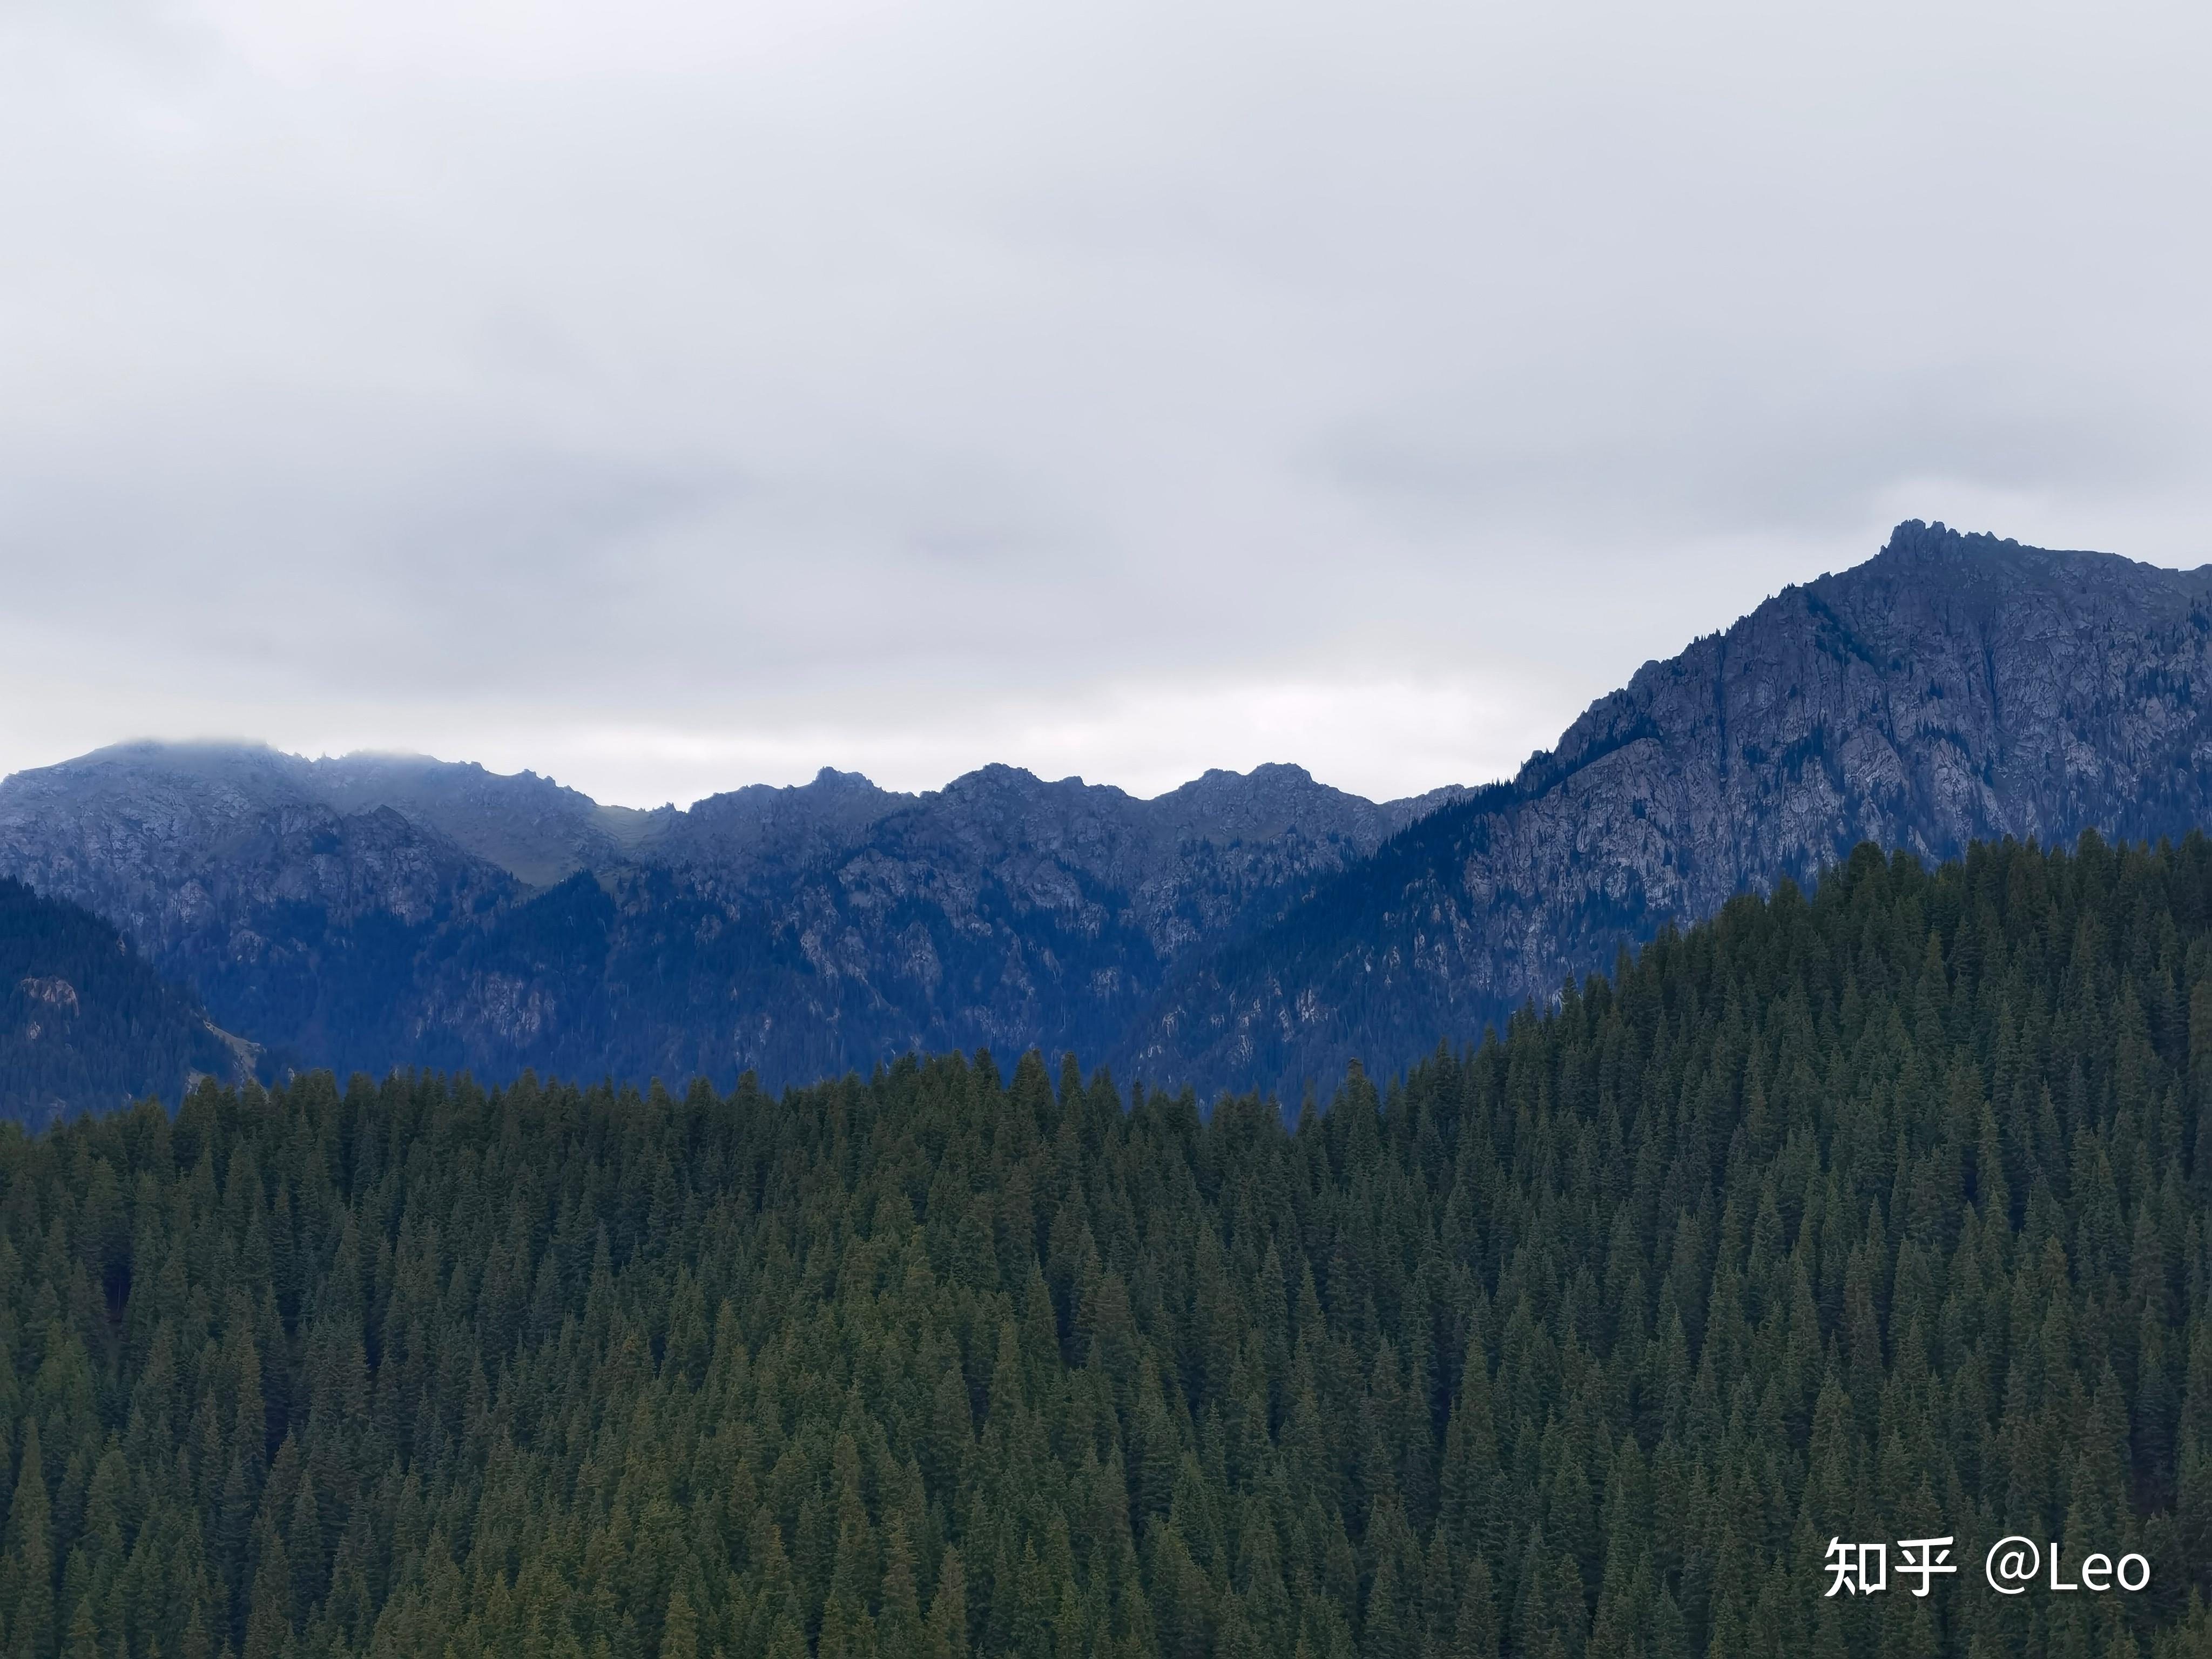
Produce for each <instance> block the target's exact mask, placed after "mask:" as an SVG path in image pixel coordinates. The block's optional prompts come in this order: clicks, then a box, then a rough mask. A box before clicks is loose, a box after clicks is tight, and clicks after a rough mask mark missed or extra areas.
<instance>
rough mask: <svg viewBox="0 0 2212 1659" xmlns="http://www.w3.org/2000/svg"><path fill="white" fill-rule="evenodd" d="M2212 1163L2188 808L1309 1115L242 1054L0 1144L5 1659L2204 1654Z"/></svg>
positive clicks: (2199, 910) (1813, 925) (1577, 1001)
mask: <svg viewBox="0 0 2212 1659" xmlns="http://www.w3.org/2000/svg"><path fill="white" fill-rule="evenodd" d="M2208 1195H2212V843H2208V842H2205V841H2204V840H2203V839H2202V838H2200V837H2195V836H2192V837H2191V838H2190V839H2189V840H2188V841H2186V842H2183V843H2181V844H2179V846H2164V845H2161V846H2160V847H2158V848H2144V847H2134V848H2112V847H2107V846H2106V845H2104V844H2103V843H2101V842H2098V841H2096V840H2095V839H2094V838H2087V839H2085V840H2084V841H2083V842H2081V844H2080V846H2079V847H2078V848H2075V849H2074V850H2072V851H2051V850H2047V849H2043V848H2037V847H2034V846H2032V845H2030V846H2021V845H2017V844H2012V843H2006V844H2003V845H2001V846H1988V847H1977V848H1973V849H1972V850H1971V851H1970V852H1969V854H1967V855H1966V858H1964V859H1963V860H1960V861H1957V862H1954V863H1951V864H1947V865H1944V866H1941V867H1939V868H1936V869H1932V870H1931V869H1926V868H1923V866H1921V865H1919V864H1918V863H1917V862H1916V861H1915V860H1912V859H1911V858H1909V857H1905V856H1902V855H1899V856H1896V857H1885V856H1883V855H1882V854H1880V853H1879V852H1878V851H1876V850H1875V849H1873V848H1862V849H1860V851H1859V852H1858V853H1857V854H1854V855H1853V856H1852V857H1851V858H1850V860H1848V861H1847V862H1846V863H1845V864H1844V865H1843V866H1840V867H1838V869H1837V870H1836V871H1834V872H1832V873H1831V874H1830V875H1829V876H1828V877H1827V878H1825V879H1824V880H1822V881H1821V882H1820V884H1818V886H1817V888H1816V889H1815V890H1813V891H1812V892H1811V893H1809V894H1807V893H1802V892H1800V891H1799V890H1797V889H1796V888H1795V887H1792V886H1790V885H1788V884H1784V885H1783V886H1782V887H1780V888H1779V889H1778V890H1777V891H1776V892H1775V893H1774V894H1773V895H1772V896H1771V897H1767V898H1756V897H1747V898H1744V899H1741V900H1738V901H1736V902H1734V903H1732V904H1730V905H1729V907H1728V908H1726V909H1725V910H1724V911H1723V913H1722V914H1721V915H1718V916H1717V917H1716V918H1714V919H1713V920H1712V921H1711V922H1709V923H1706V924H1704V925H1701V926H1699V927H1694V928H1692V929H1689V930H1687V931H1686V932H1683V933H1673V932H1669V933H1663V934H1662V936H1661V937H1659V938H1658V939H1656V940H1655V941H1654V942H1653V943H1652V944H1650V945H1649V946H1648V947H1647V948H1645V949H1644V951H1641V952H1640V953H1638V955H1636V956H1635V957H1633V958H1630V957H1626V956H1624V957H1623V959H1622V961H1621V962H1620V964H1619V966H1618V967H1617V969H1616V970H1615V972H1614V973H1613V975H1608V976H1594V977H1592V978H1590V979H1588V980H1586V981H1583V982H1582V983H1580V984H1571V985H1569V986H1567V987H1564V988H1563V990H1562V992H1561V994H1560V995H1559V998H1558V999H1557V1000H1556V1001H1555V1003H1554V1004H1553V1006H1551V1007H1549V1008H1547V1009H1544V1010H1541V1011H1540V1010H1534V1009H1532V1010H1529V1011H1528V1012H1524V1013H1523V1014H1522V1015H1520V1016H1518V1017H1516V1018H1515V1019H1513V1020H1512V1021H1511V1022H1510V1024H1509V1025H1508V1027H1507V1029H1506V1030H1504V1032H1503V1033H1501V1034H1494V1035H1492V1036H1490V1037H1488V1038H1487V1039H1486V1041H1485V1042H1482V1043H1481V1044H1480V1046H1478V1047H1475V1048H1469V1049H1464V1050H1460V1051H1450V1050H1445V1049H1440V1050H1439V1051H1438V1052H1437V1054H1435V1055H1434V1056H1433V1057H1432V1058H1431V1059H1430V1060H1426V1061H1425V1062H1424V1063H1423V1064H1421V1065H1419V1066H1416V1067H1414V1068H1413V1070H1412V1071H1411V1072H1410V1073H1407V1075H1406V1076H1405V1077H1403V1078H1402V1079H1395V1080H1393V1081H1391V1082H1389V1084H1388V1085H1387V1086H1383V1087H1379V1088H1378V1087H1377V1086H1376V1084H1375V1083H1374V1082H1373V1081H1371V1080H1370V1079H1368V1078H1366V1077H1365V1076H1364V1075H1363V1074H1361V1073H1359V1072H1358V1070H1357V1068H1355V1069H1354V1070H1353V1071H1352V1073H1350V1074H1349V1075H1348V1076H1347V1077H1346V1079H1344V1081H1343V1083H1342V1085H1340V1087H1339V1088H1338V1089H1337V1090H1336V1091H1335V1093H1334V1098H1333V1099H1332V1100H1331V1101H1330V1102H1329V1103H1328V1109H1326V1110H1325V1111H1316V1110H1314V1109H1310V1108H1309V1109H1306V1110H1304V1111H1303V1112H1302V1113H1301V1114H1300V1115H1299V1116H1298V1118H1297V1121H1296V1122H1295V1124H1285V1122H1284V1121H1283V1120H1282V1118H1281V1116H1280V1115H1279V1112H1278V1110H1277V1109H1276V1107H1275V1105H1274V1103H1272V1102H1269V1101H1263V1100H1261V1099H1258V1098H1255V1097H1245V1098H1227V1099H1224V1100H1222V1101H1220V1102H1218V1103H1216V1104H1215V1105H1214V1106H1213V1108H1212V1109H1211V1110H1210V1111H1201V1110H1200V1106H1199V1103H1197V1101H1196V1100H1195V1099H1194V1097H1192V1096H1191V1095H1190V1094H1189V1093H1188V1092H1184V1093H1181V1094H1170V1093H1166V1092H1163V1091H1152V1090H1146V1089H1145V1088H1142V1087H1137V1088H1133V1089H1129V1090H1127V1091H1124V1090H1122V1089H1121V1088H1119V1087H1117V1086H1116V1085H1115V1082H1114V1080H1113V1079H1111V1078H1110V1077H1109V1076H1107V1075H1106V1074H1104V1073H1094V1074H1092V1075H1091V1076H1089V1077H1087V1078H1086V1077H1085V1076H1084V1075H1083V1074H1082V1073H1081V1071H1080V1069H1079V1066H1077V1064H1076V1062H1075V1061H1074V1060H1073V1058H1072V1057H1070V1058H1066V1059H1064V1060H1062V1062H1061V1063H1060V1066H1058V1068H1057V1075H1056V1076H1055V1075H1054V1068H1053V1067H1051V1066H1048V1063H1047V1062H1046V1060H1044V1059H1043V1058H1042V1057H1041V1056H1040V1055H1038V1054H1034V1053H1032V1054H1025V1055H1024V1056H1022V1057H1021V1058H1020V1059H1019V1060H1018V1061H1017V1062H1016V1063H1015V1064H1014V1065H1013V1066H1012V1070H1011V1073H1010V1074H1009V1073H1006V1072H1003V1071H1002V1070H1001V1068H1000V1066H999V1065H998V1064H997V1063H996V1062H995V1061H994V1060H993V1058H992V1057H991V1056H990V1055H988V1054H984V1053H980V1052H979V1053H977V1054H972V1055H965V1056H963V1055H959V1054H946V1055H939V1056H934V1057H929V1058H919V1057H916V1058H908V1059H906V1060H901V1061H899V1062H898V1063H897V1064H896V1065H892V1066H884V1067H879V1068H878V1069H877V1070H876V1071H875V1073H873V1074H872V1075H871V1076H869V1077H866V1078H861V1077H859V1076H848V1077H846V1078H843V1079H837V1080H835V1081H829V1082H824V1083H822V1084H820V1085H815V1086H812V1087H810V1088H805V1089H798V1090H793V1091H787V1092H785V1093H783V1094H782V1095H781V1096H780V1097H771V1096H770V1095H769V1094H767V1093H764V1092H763V1091H761V1090H759V1089H758V1088H757V1087H756V1086H754V1085H752V1083H751V1082H750V1079H746V1080H741V1081H740V1083H739V1084H738V1086H737V1088H736V1089H735V1090H734V1091H732V1092H731V1093H729V1094H726V1095H724V1094H718V1093H717V1092H715V1091H714V1090H713V1089H712V1088H710V1087H708V1086H707V1085H704V1084H700V1085H694V1086H692V1087H691V1088H690V1090H689V1091H685V1092H684V1093H681V1094H675V1093H671V1092H669V1091H665V1090H663V1089H661V1088H659V1086H657V1085H656V1086H654V1087H653V1088H652V1089H650V1090H647V1091H644V1092H642V1093H641V1092H638V1091H631V1090H619V1091H618V1090H616V1089H613V1088H611V1087H599V1088H588V1087H579V1086H576V1085H570V1084H562V1083H550V1082H544V1081H540V1080H538V1079H535V1078H533V1077H529V1076H526V1077H524V1078H523V1079H521V1080H520V1081H519V1082H517V1083H516V1084H514V1085H513V1086H511V1087H507V1088H503V1089H484V1088H482V1087H479V1086H477V1085H476V1084H474V1083H473V1082H472V1081H471V1079H468V1078H467V1077H466V1076H459V1077H448V1076H441V1075H435V1074H431V1073H412V1074H394V1075H392V1076H391V1077H389V1078H386V1079H383V1080H382V1081H375V1080H372V1079H367V1078H361V1077H356V1078H355V1079H352V1080H351V1081H350V1082H349V1083H348V1084H347V1085H344V1086H343V1088H340V1087H339V1086H338V1085H337V1084H336V1082H335V1081H334V1079H331V1077H330V1076H329V1075H327V1074H313V1075H308V1076H305V1077H301V1078H299V1079H296V1080H295V1081H293V1082H292V1083H290V1084H289V1085H286V1086H283V1087H279V1088H270V1089H263V1088H260V1087H258V1086H256V1085H247V1086H246V1087H244V1088H242V1089H237V1090H228V1089H224V1088H221V1087H217V1086H216V1085H212V1084H205V1085H202V1086H201V1087H199V1088H198V1089H197V1090H196V1091H194V1092H192V1093H191V1095H190V1096H189V1097H186V1098H185V1100H184V1101H183V1103H182V1104H181V1105H180V1107H179V1109H178V1110H177V1111H176V1113H175V1114H174V1115H173V1116H172V1115H169V1114H168V1113H167V1112H165V1111H164V1110H163V1109H161V1106H160V1105H159V1104H158V1103H154V1102H151V1101H149V1102H147V1103H143V1104H141V1105H140V1106H138V1107H137V1108H136V1109H132V1110H130V1111H127V1112H122V1113H118V1114H114V1115H108V1116H106V1117H102V1118H98V1119H86V1120H80V1121H74V1122H70V1123H68V1124H64V1125H60V1126H57V1127H53V1128H52V1129H50V1130H48V1131H46V1132H45V1133H40V1134H37V1135H28V1134H25V1133H20V1132H18V1131H16V1130H15V1129H13V1128H12V1127H0V1424H4V1425H5V1432H4V1433H0V1495H4V1500H5V1505H6V1508H5V1517H4V1522H0V1650H4V1651H5V1652H6V1653H7V1654H9V1655H10V1656H20V1659H221V1656H225V1655H228V1656H232V1659H279V1656H286V1659H289V1656H299V1659H338V1656H364V1659H367V1656H374V1659H386V1656H389V1659H403V1656H404V1659H414V1656H422V1659H447V1656H453V1659H479V1656H484V1659H708V1656H714V1655H721V1656H726V1659H740V1656H756V1655H758V1656H768V1659H860V1656H882V1659H893V1656H908V1655H912V1656H921V1659H970V1656H975V1659H981V1656H1001V1655H1005V1656H1018V1659H1154V1656H1161V1659H1165V1656H1188V1659H1199V1656H1221V1659H1257V1656H1262V1655H1267V1656H1273V1655H1285V1656H1296V1659H1354V1656H1357V1659H1370V1656H1371V1659H1522V1656H1526V1659H1699V1656H1702V1659H1739V1656H1758V1659H1768V1656H1773V1659H1781V1656H1785V1655H1786V1656H1790V1659H1802V1656H1808V1655H1809V1656H1812V1659H1875V1656H1883V1659H1888V1656H1896V1659H1936V1656H1945V1659H1950V1656H1956V1659H1999V1656H2012V1655H2022V1656H2035V1659H2179V1656H2184V1655H2198V1654H2203V1653H2206V1652H2209V1651H2212V1619H2208V1616H2207V1613H2206V1612H2205V1608H2204V1601H2203V1597H2204V1595H2205V1593H2206V1592H2207V1590H2208V1589H2212V1577H2208V1568H2212V1242H2209V1241H2208V1239H2207V1237H2206V1235H2205V1228H2204V1225H2203V1215H2204V1213H2205V1202H2206V1199H2207V1197H2208ZM1938 1534H1942V1535H1948V1536H1951V1537H1953V1538H1954V1541H1955V1545H1956V1548H1955V1550H1954V1556H1953V1559H1954V1560H1955V1561H1956V1562H1958V1563H1959V1564H1960V1566H1961V1571H1960V1573H1959V1574H1958V1575H1956V1576H1955V1577H1954V1578H1952V1579H1950V1580H1948V1582H1942V1583H1938V1584H1937V1585H1936V1588H1935V1589H1934V1591H1933V1593H1932V1594H1930V1595H1927V1596H1924V1597H1922V1596H1916V1595H1912V1594H1911V1593H1910V1592H1909V1591H1908V1590H1906V1589H1905V1588H1904V1586H1903V1584H1902V1583H1900V1582H1899V1580H1898V1578H1897V1577H1896V1576H1895V1575H1894V1571H1893V1576H1892V1578H1891V1581H1890V1588H1889V1589H1887V1591H1885V1592H1883V1593H1881V1594H1875V1595H1850V1594H1845V1595H1829V1594H1827V1593H1826V1592H1827V1591H1828V1589H1831V1588H1832V1577H1831V1575H1830V1574H1829V1573H1828V1572H1827V1571H1826V1570H1825V1567H1824V1563H1825V1561H1826V1557H1827V1553H1828V1547H1829V1545H1830V1542H1831V1540H1832V1539H1841V1540H1848V1541H1860V1540H1863V1541H1899V1540H1906V1539H1916V1538H1924V1537H1931V1536H1936V1535H1938ZM2002 1534H2022V1535H2026V1536H2028V1537H2032V1538H2033V1539H2036V1540H2039V1541H2051V1542H2054V1543H2057V1544H2058V1545H2059V1546H2060V1547H2062V1548H2063V1550H2064V1551H2065V1552H2066V1554H2067V1559H2069V1560H2078V1559H2080V1558H2081V1556H2082V1555H2083V1554H2084V1553H2087V1552H2089V1551H2092V1550H2102V1551H2106V1552H2108V1553H2110V1554H2111V1555H2112V1556H2114V1557H2117V1556H2118V1555H2119V1554H2120V1553H2123V1552H2135V1553H2141V1554H2142V1556H2143V1557H2144V1558H2145V1559H2147V1560H2148V1562H2149V1563H2150V1564H2151V1565H2152V1568H2153V1576H2152V1581H2151V1583H2150V1585H2149V1587H2148V1589H2144V1590H2142V1591H2141V1592H2139V1593H2135V1594H2123V1593H2112V1594H2107V1595H2093V1594H2089V1593H2086V1592H2084V1593H2071V1594H2063V1593H2055V1592H2051V1591H2049V1590H2047V1589H2037V1590H2035V1591H2033V1592H2031V1593H2029V1594H2026V1595H2019V1596H2004V1595H1997V1594H1996V1593H1994V1592H1993V1591H1991V1590H1990V1589H1988V1588H1987V1587H1986V1586H1985V1585H1984V1583H1982V1582H1981V1577H1980V1566H1981V1559H1982V1557H1981V1553H1980V1552H1981V1551H1982V1549H1984V1548H1985V1547H1987V1546H1988V1545H1989V1544H1990V1543H1991V1542H1994V1541H1996V1539H1997V1538H1998V1537H2000V1536H2001V1535H2002ZM1892 1559H1895V1557H1894V1553H1893V1557H1892Z"/></svg>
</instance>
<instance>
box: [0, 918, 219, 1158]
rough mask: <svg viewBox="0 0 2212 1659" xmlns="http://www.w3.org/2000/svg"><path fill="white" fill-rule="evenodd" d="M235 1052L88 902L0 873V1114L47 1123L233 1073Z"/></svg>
mask: <svg viewBox="0 0 2212 1659" xmlns="http://www.w3.org/2000/svg"><path fill="white" fill-rule="evenodd" d="M241 1058H242V1056H241V1054H240V1052H239V1048H238V1045H237V1044H236V1043H235V1040H234V1039H227V1038H226V1037H225V1036H224V1034H222V1032H219V1031H217V1030H215V1029H214V1028H213V1027H212V1026H210V1024H208V1022H207V1018H206V1016H205V1015H204V1013H203V1012H202V1011H201V1009H200V1006H199V1005H198V1003H197V1002H196V1001H195V1000H193V999H192V997H191V994H189V993H186V992H185V991H182V990H179V988H178V987H175V986H173V985H171V984H170V983H169V982H168V981H166V980H164V979H163V978H162V977H161V975H159V974H157V973H155V971H154V969H152V968H151V967H149V966H148V964H147V963H146V962H145V960H144V959H143V957H139V956H137V955H136V954H135V953H133V952H132V951H131V947H130V946H129V945H127V944H125V941H124V939H123V938H122V936H121V935H119V934H118V933H117V932H116V931H115V929H114V928H113V927H110V926H109V925H108V924H107V923H106V922H104V921H101V920H100V918H99V917H98V916H95V915H92V914H91V912H89V911H88V910H84V909H82V908H79V907H77V906H76V905H74V904H66V903H64V902H61V901H59V900H58V899H49V898H41V897H40V896H39V895H37V894H36V893H33V891H32V890H30V889H29V888H27V887H26V886H24V885H23V884H21V882H15V881H9V880H7V879H5V878H0V1118H13V1119H15V1120H16V1121H19V1122H23V1123H28V1124H31V1125H33V1126H40V1125H44V1124H46V1123H47V1122H49V1121H52V1119H54V1118H56V1117H58V1116H65V1115H68V1114H70V1113H71V1112H76V1111H84V1110H89V1109H95V1108H105V1107H110V1106H116V1105H119V1104H122V1103H125V1102H126V1101H128V1100H131V1099H138V1098H143V1097H145V1096H147V1095H159V1096H160V1097H161V1098H162V1099H163V1100H164V1101H166V1102H167V1103H168V1104H170V1105H172V1106H173V1105H175V1104H176V1103H177V1101H178V1100H179V1097H181V1095H182V1094H183V1091H184V1088H185V1080H186V1079H187V1078H188V1077H189V1076H191V1074H193V1073H208V1074H210V1075H211V1076H216V1077H220V1078H222V1079H225V1080H227V1081H235V1080H236V1079H237V1078H238V1075H239V1071H240V1061H241Z"/></svg>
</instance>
